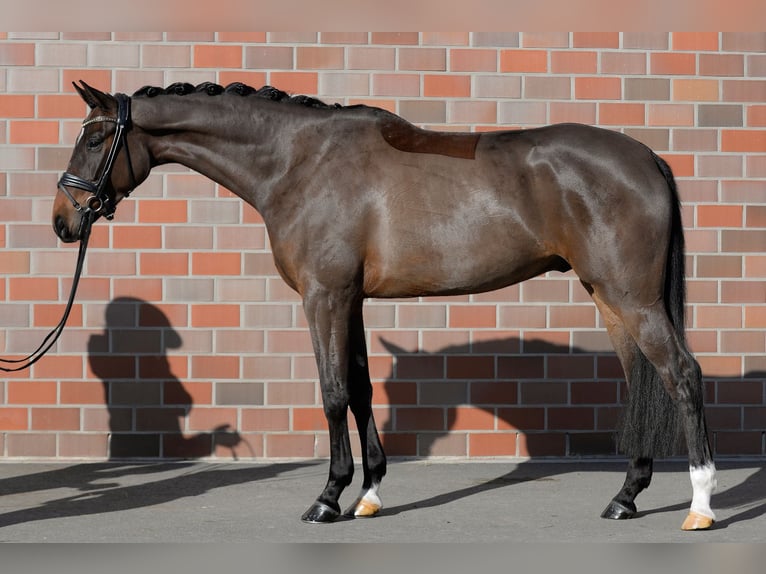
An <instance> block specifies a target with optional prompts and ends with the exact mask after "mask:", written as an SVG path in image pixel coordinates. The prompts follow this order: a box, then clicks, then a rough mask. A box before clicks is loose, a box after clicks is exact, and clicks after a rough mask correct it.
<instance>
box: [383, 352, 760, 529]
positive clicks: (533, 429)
mask: <svg viewBox="0 0 766 574" xmlns="http://www.w3.org/2000/svg"><path fill="white" fill-rule="evenodd" d="M381 344H382V345H383V346H384V347H385V348H386V350H387V351H388V352H390V353H391V354H392V355H393V357H394V367H393V370H392V372H391V373H390V375H389V376H388V377H387V379H386V380H385V383H384V385H383V388H384V390H385V393H386V395H387V396H388V397H389V401H390V402H393V404H390V405H388V412H387V416H386V418H385V419H384V424H383V425H382V431H383V438H384V446H385V448H386V450H387V454H389V455H393V456H397V455H400V456H412V455H413V454H415V455H416V456H417V457H426V456H430V455H437V456H438V455H440V454H443V452H441V451H440V450H439V446H438V445H439V442H440V441H441V440H444V439H447V438H448V435H450V434H455V433H457V434H460V433H461V432H465V429H462V430H461V429H457V430H456V428H455V422H456V421H457V420H458V417H457V416H456V415H454V412H455V409H457V408H459V407H461V406H473V407H476V408H478V409H481V410H482V411H487V414H488V415H493V416H494V417H495V418H496V419H497V421H498V423H497V427H496V428H503V429H506V430H507V429H516V430H517V431H518V432H519V433H520V434H528V436H526V437H525V439H526V440H525V442H524V445H525V452H523V453H521V452H517V454H519V455H521V456H528V457H529V459H528V460H527V461H526V462H520V463H518V464H514V469H513V470H512V471H510V472H508V473H505V474H503V475H501V476H498V477H496V478H494V479H491V480H489V481H486V482H484V483H481V484H475V485H471V486H469V487H466V488H463V489H460V490H456V491H453V492H447V493H441V494H437V495H434V496H432V497H429V498H427V499H424V500H419V501H413V502H411V503H407V504H404V505H399V506H396V507H388V508H384V510H383V511H382V513H383V514H384V515H395V514H399V513H401V512H407V511H410V510H414V509H417V508H424V507H433V506H439V505H443V504H448V503H451V502H454V501H456V500H459V499H462V498H465V497H470V496H474V495H477V494H480V493H482V492H488V491H492V490H495V489H499V488H504V487H507V486H511V485H513V484H519V483H523V482H527V481H533V480H544V479H546V478H550V477H553V476H556V475H559V474H563V473H567V472H571V465H569V464H568V463H567V462H562V463H560V464H555V463H550V462H545V463H542V464H541V463H539V462H538V461H539V459H540V458H545V457H551V456H555V457H560V456H561V455H565V457H566V458H567V459H569V460H571V461H577V460H580V461H587V460H591V461H593V462H594V463H595V462H599V463H604V462H605V461H606V463H607V464H606V466H608V467H609V470H615V469H620V470H622V469H625V468H626V466H627V465H626V464H625V463H624V461H625V459H624V457H622V456H621V455H620V453H619V451H618V434H617V433H618V431H617V427H618V426H619V415H620V410H621V408H620V407H619V405H615V404H614V403H615V401H614V398H619V400H620V401H621V400H622V399H624V397H625V395H626V393H627V385H626V383H625V382H624V378H623V373H622V369H621V367H620V366H619V362H618V361H617V358H616V356H615V355H614V353H612V352H605V351H601V350H586V349H582V348H578V347H569V346H562V345H557V344H554V343H549V342H546V341H539V340H537V341H531V342H530V341H526V342H525V341H521V340H520V339H517V338H507V339H501V340H490V341H482V342H478V343H471V344H464V345H451V346H447V347H444V348H442V349H439V350H438V351H435V352H420V351H419V350H414V351H410V350H406V349H403V348H401V347H398V346H396V345H394V344H392V343H389V342H386V341H385V340H383V339H381ZM461 362H462V364H463V365H465V366H468V367H470V365H472V364H473V365H477V366H478V368H479V370H480V373H481V374H480V375H479V379H477V380H472V379H471V378H470V375H469V374H462V375H460V377H461V378H462V379H463V380H458V381H457V382H456V380H455V379H457V377H455V378H452V379H451V378H450V372H449V369H450V365H451V364H452V365H454V366H455V367H454V372H460V371H461V370H462V371H463V372H465V371H467V369H466V368H465V367H461ZM589 363H590V364H591V365H592V367H591V366H588V364H589ZM491 364H494V371H493V370H491V369H488V368H484V367H482V365H484V366H485V367H486V366H487V365H491ZM504 364H506V365H507V366H514V367H517V368H518V369H519V373H518V375H516V376H515V377H514V376H513V375H509V369H507V368H504V367H503V365H504ZM434 365H437V367H436V368H435V367H434ZM439 365H441V366H439ZM583 365H585V368H583ZM573 366H574V367H575V369H578V372H577V373H572V376H571V377H567V375H566V373H567V370H568V369H570V368H572V367H573ZM440 369H441V371H440ZM419 373H420V374H423V375H424V376H423V378H418V377H417V375H418V374H419ZM439 373H441V375H439ZM588 373H591V374H590V375H588ZM412 374H414V376H413V375H412ZM440 376H441V378H440ZM765 377H766V374H764V373H749V374H748V375H746V376H745V377H742V378H737V379H724V378H715V379H714V380H711V379H709V378H708V377H705V380H706V385H707V392H706V396H707V397H708V399H707V402H708V403H709V404H708V406H707V407H706V414H707V418H708V426H709V431H710V434H711V441H712V442H713V444H715V442H716V441H715V435H716V433H717V432H718V431H727V430H732V429H731V421H730V420H728V419H727V416H726V415H727V413H726V412H725V411H726V410H727V409H730V407H728V406H727V405H718V404H710V403H712V400H711V397H714V396H715V394H714V393H715V391H714V389H713V388H712V386H711V385H714V384H717V383H719V382H724V383H726V384H729V383H737V382H743V381H748V382H752V381H753V380H757V379H761V380H763V379H764V378H765ZM445 379H447V381H448V383H447V385H448V386H447V389H446V390H445V392H444V394H443V395H441V398H440V395H439V392H438V389H439V385H440V384H443V383H444V380H445ZM597 379H598V380H597ZM450 383H451V384H450ZM527 384H529V386H530V388H529V389H528V391H529V392H525V391H527V389H525V388H524V387H525V385H527ZM402 385H415V386H416V387H417V391H416V392H415V393H414V394H413V393H410V394H409V398H408V399H407V400H408V401H411V400H413V399H412V397H413V396H414V397H417V398H416V399H415V403H414V404H411V403H410V402H407V403H406V404H397V403H396V402H395V401H396V399H394V400H393V401H391V400H390V399H391V398H392V397H402V396H404V394H403V393H402V392H401V387H402ZM546 385H550V392H549V393H548V392H547V389H546ZM504 386H505V387H510V388H511V391H510V393H509V392H503V391H500V390H499V389H500V388H502V387H504ZM599 386H606V387H607V388H608V389H609V390H608V391H607V392H606V393H602V392H599V391H598V388H599ZM424 387H426V389H425V390H424ZM431 387H433V388H431ZM493 387H497V389H498V391H497V392H491V391H492V388H493ZM575 387H577V388H578V389H577V391H576V392H575V391H574V389H575ZM456 389H457V390H456ZM488 389H489V391H488ZM487 396H490V397H504V398H503V399H502V401H505V403H506V404H503V402H497V401H495V402H493V401H490V400H488V399H487V398H486V397H487ZM546 397H547V398H546ZM588 397H590V398H588ZM610 397H613V398H611V399H610ZM751 406H753V407H755V408H754V409H753V410H752V412H753V413H757V412H759V410H758V406H759V405H751ZM413 407H422V408H427V409H441V410H443V420H444V421H445V424H444V427H443V429H441V430H439V429H434V428H429V429H427V430H422V429H421V430H412V429H411V428H408V427H407V426H406V425H407V424H408V423H405V428H402V427H401V426H400V422H401V420H402V419H401V418H400V417H399V412H398V409H400V408H401V409H411V408H413ZM578 407H589V408H593V409H594V412H595V416H594V423H593V425H592V426H593V428H584V430H582V431H558V430H555V429H550V428H548V427H547V425H546V424H545V422H544V421H549V416H548V415H547V414H545V413H546V412H547V411H548V410H549V409H555V410H556V411H557V412H558V413H559V414H563V413H564V412H565V411H566V410H567V409H571V410H572V411H575V409H577V408H578ZM530 409H531V411H532V412H542V414H541V415H540V416H529V412H530ZM765 411H766V410H765ZM450 413H453V414H450ZM756 416H757V415H756ZM756 416H754V417H751V419H750V421H749V423H748V424H749V427H750V428H752V427H759V428H762V429H766V420H763V421H757V420H753V419H754V418H756ZM489 432H490V433H491V432H492V431H489ZM402 435H405V436H406V435H409V436H408V437H407V439H406V440H403V439H402ZM506 436H507V435H506ZM551 436H553V437H554V438H553V440H551ZM387 437H394V440H389V441H386V440H385V439H386V438H387ZM530 438H532V440H530ZM493 440H497V441H502V440H503V433H497V434H496V436H495V437H494V438H493ZM413 442H414V446H413ZM387 443H388V444H387ZM389 445H390V447H391V448H389ZM679 445H680V450H679V451H678V453H677V454H678V463H677V464H663V463H662V462H661V463H660V464H658V465H655V474H656V475H657V474H660V475H661V474H662V473H663V472H665V471H669V470H671V471H672V470H675V471H677V470H678V469H679V468H681V469H683V468H685V462H681V461H684V460H685V449H684V447H683V444H682V441H681V442H679ZM413 448H414V451H415V452H414V453H413ZM468 448H470V447H468ZM562 448H563V452H562V451H561V450H560V449H562ZM470 454H473V453H470ZM673 458H674V459H675V458H676V457H673ZM615 463H617V464H616V466H615ZM623 464H625V466H623ZM737 465H739V466H740V467H743V465H744V467H746V468H756V471H755V472H754V473H753V474H751V475H750V476H748V478H747V479H746V480H745V481H743V482H742V483H740V484H737V485H734V486H732V487H730V488H727V489H726V490H723V491H719V492H718V493H717V494H714V495H713V506H714V507H715V508H726V509H738V508H742V509H743V510H742V511H741V512H738V513H737V514H735V515H732V516H730V517H729V518H726V519H723V520H720V521H719V522H717V527H718V528H725V527H727V526H728V525H730V524H732V523H735V522H740V521H745V520H752V519H754V518H757V517H759V516H762V515H764V514H766V465H764V464H763V463H762V462H747V463H743V462H741V461H740V462H738V461H736V460H731V459H729V460H723V461H719V463H718V467H719V468H720V469H725V468H730V467H736V466H737ZM604 466H605V465H604V464H594V465H593V467H594V469H599V468H600V469H603V468H604ZM620 484H621V482H620ZM620 484H615V485H614V492H609V491H606V492H605V493H604V495H605V499H604V505H606V503H607V502H608V501H609V498H610V497H611V496H612V495H613V494H615V493H616V492H617V490H618V489H619V487H620ZM690 492H691V491H690ZM688 505H689V500H683V501H682V502H679V503H678V504H676V505H672V506H665V507H663V508H654V509H647V510H644V511H641V512H639V514H638V515H639V516H641V515H649V514H654V513H658V512H671V511H677V510H682V509H686V508H688ZM598 510H600V509H598Z"/></svg>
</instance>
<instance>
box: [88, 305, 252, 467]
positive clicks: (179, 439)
mask: <svg viewBox="0 0 766 574" xmlns="http://www.w3.org/2000/svg"><path fill="white" fill-rule="evenodd" d="M105 325H106V326H105V329H104V332H103V333H101V334H98V335H93V336H91V338H90V339H89V341H88V360H89V363H90V368H91V371H93V373H94V374H95V375H96V376H98V377H99V378H100V379H101V382H102V384H103V389H104V402H105V404H106V406H107V409H108V414H109V415H108V416H109V431H110V435H109V458H110V459H131V458H132V459H136V458H138V459H146V458H149V459H151V458H166V459H167V458H185V459H189V458H201V457H207V456H210V455H212V454H213V453H214V452H215V451H216V448H217V447H225V448H229V449H231V452H232V455H233V456H235V457H236V455H235V450H234V448H235V447H236V446H238V445H240V443H242V439H241V437H240V435H239V433H238V432H237V431H236V430H235V429H231V428H230V427H229V425H228V424H222V425H220V426H218V427H216V428H214V429H212V430H211V431H209V432H200V433H197V434H193V435H189V434H188V433H184V430H183V421H184V419H185V418H186V417H188V415H189V412H190V411H191V409H192V408H193V407H194V401H193V398H192V395H191V394H190V393H189V392H188V391H187V390H186V388H185V387H184V385H183V384H182V383H181V381H180V380H178V378H177V377H176V376H175V375H174V374H173V372H172V370H171V367H170V363H169V361H168V357H167V350H168V349H174V348H178V347H180V346H181V344H182V340H181V337H180V335H179V334H178V332H177V331H176V330H175V329H174V328H173V327H172V325H171V324H170V321H169V320H168V318H167V317H166V316H165V314H164V313H163V312H162V311H161V310H160V309H159V308H157V307H156V306H154V305H152V304H150V303H147V302H146V301H142V300H140V299H135V298H131V297H121V298H118V299H115V300H113V301H112V302H110V303H109V305H108V306H107V308H106V323H105Z"/></svg>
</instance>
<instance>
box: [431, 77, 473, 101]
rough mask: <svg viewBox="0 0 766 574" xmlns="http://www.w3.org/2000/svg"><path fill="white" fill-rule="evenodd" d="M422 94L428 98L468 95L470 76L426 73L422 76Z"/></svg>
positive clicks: (469, 91)
mask: <svg viewBox="0 0 766 574" xmlns="http://www.w3.org/2000/svg"><path fill="white" fill-rule="evenodd" d="M423 95H424V96H425V97H429V98H435V97H436V98H460V97H463V98H465V97H469V96H470V95H471V77H470V76H462V75H433V74H428V75H426V76H424V78H423Z"/></svg>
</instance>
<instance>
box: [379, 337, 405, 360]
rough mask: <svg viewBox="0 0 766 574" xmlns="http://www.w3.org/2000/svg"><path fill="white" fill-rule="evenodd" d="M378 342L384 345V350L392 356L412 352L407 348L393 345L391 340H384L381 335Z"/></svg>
mask: <svg viewBox="0 0 766 574" xmlns="http://www.w3.org/2000/svg"><path fill="white" fill-rule="evenodd" d="M380 343H381V345H383V347H385V349H386V351H388V352H389V353H391V354H392V355H393V356H395V357H396V356H398V355H407V354H410V353H412V352H413V351H408V350H407V349H403V348H402V347H400V346H398V345H395V344H394V343H392V342H391V341H386V340H385V339H384V338H383V337H381V338H380Z"/></svg>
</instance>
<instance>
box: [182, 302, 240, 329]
mask: <svg viewBox="0 0 766 574" xmlns="http://www.w3.org/2000/svg"><path fill="white" fill-rule="evenodd" d="M191 324H192V327H239V325H240V307H239V305H221V304H215V305H214V304H211V305H194V306H192V309H191Z"/></svg>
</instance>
